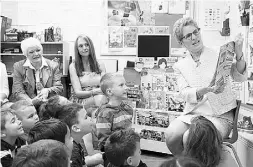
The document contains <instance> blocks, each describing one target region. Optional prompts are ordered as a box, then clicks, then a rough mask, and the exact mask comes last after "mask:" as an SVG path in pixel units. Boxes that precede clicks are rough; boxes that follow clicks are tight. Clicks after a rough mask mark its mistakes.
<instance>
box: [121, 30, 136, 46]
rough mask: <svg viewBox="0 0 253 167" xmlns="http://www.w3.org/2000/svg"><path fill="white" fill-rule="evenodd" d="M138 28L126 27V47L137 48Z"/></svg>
mask: <svg viewBox="0 0 253 167" xmlns="http://www.w3.org/2000/svg"><path fill="white" fill-rule="evenodd" d="M137 34H138V28H137V27H124V47H125V48H136V47H137Z"/></svg>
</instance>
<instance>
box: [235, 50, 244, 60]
mask: <svg viewBox="0 0 253 167" xmlns="http://www.w3.org/2000/svg"><path fill="white" fill-rule="evenodd" d="M242 58H243V52H242V55H241V57H240V58H239V59H237V57H236V61H241V60H242Z"/></svg>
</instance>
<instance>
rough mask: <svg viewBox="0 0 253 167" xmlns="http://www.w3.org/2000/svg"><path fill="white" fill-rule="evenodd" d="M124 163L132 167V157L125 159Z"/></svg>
mask: <svg viewBox="0 0 253 167" xmlns="http://www.w3.org/2000/svg"><path fill="white" fill-rule="evenodd" d="M126 163H127V165H129V166H133V160H132V157H131V156H130V157H128V158H127V160H126Z"/></svg>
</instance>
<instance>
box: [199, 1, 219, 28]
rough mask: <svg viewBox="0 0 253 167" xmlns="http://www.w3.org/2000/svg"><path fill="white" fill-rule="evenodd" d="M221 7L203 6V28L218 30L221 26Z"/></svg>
mask: <svg viewBox="0 0 253 167" xmlns="http://www.w3.org/2000/svg"><path fill="white" fill-rule="evenodd" d="M221 23H222V20H221V8H219V7H215V8H211V7H208V6H205V9H204V23H203V26H204V29H208V30H220V27H221Z"/></svg>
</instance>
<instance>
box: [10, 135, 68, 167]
mask: <svg viewBox="0 0 253 167" xmlns="http://www.w3.org/2000/svg"><path fill="white" fill-rule="evenodd" d="M69 163H70V162H69V155H68V148H67V147H66V146H65V144H64V143H61V142H59V141H56V140H49V139H47V140H40V141H37V142H35V143H33V144H31V145H27V146H25V147H22V148H20V149H19V150H18V152H17V154H16V155H15V157H14V159H13V162H12V167H34V166H36V167H68V166H69Z"/></svg>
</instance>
